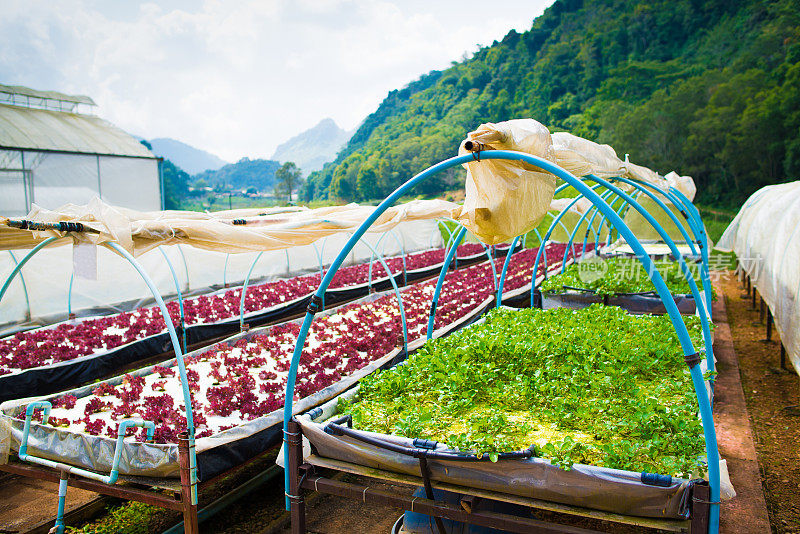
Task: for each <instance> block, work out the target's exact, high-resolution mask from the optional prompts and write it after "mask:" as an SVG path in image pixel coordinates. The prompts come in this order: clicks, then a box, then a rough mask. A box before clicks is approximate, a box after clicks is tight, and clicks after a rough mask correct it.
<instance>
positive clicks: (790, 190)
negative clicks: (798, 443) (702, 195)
mask: <svg viewBox="0 0 800 534" xmlns="http://www.w3.org/2000/svg"><path fill="white" fill-rule="evenodd" d="M716 248H717V249H719V250H723V251H726V252H729V251H733V252H735V253H736V256H737V257H738V259H739V265H740V266H741V268H742V269H743V270H744V272H746V273H747V274H748V275H750V279H751V280H752V283H753V285H754V286H755V288H756V289H757V290H758V293H759V294H760V295H761V296H762V298H763V299H764V301H765V302H766V303H767V306H769V309H770V310H772V315H773V317H774V318H775V327H776V328H777V329H778V333H779V334H780V336H781V341H782V342H783V346H784V347H785V348H786V353H787V355H788V357H789V359H790V360H791V362H792V365H793V366H794V368H795V370H796V371H797V372H798V373H800V181H797V182H790V183H787V184H777V185H769V186H766V187H763V188H761V189H759V190H758V191H756V192H755V193H753V195H752V196H751V197H750V198H749V199H748V200H747V202H745V203H744V205H743V206H742V208H741V209H740V210H739V213H738V214H737V215H736V218H735V219H733V221H732V222H731V224H730V225H729V226H728V228H727V229H726V230H725V233H724V234H723V235H722V237H721V238H720V241H719V243H718V244H717V246H716Z"/></svg>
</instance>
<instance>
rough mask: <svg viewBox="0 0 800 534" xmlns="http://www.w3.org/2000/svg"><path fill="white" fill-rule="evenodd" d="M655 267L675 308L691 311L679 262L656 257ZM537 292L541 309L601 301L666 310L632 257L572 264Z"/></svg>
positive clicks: (642, 310) (690, 297) (640, 309)
mask: <svg viewBox="0 0 800 534" xmlns="http://www.w3.org/2000/svg"><path fill="white" fill-rule="evenodd" d="M655 267H656V269H658V271H659V273H661V276H662V278H663V279H664V282H665V283H666V284H667V288H668V289H669V291H670V293H671V294H672V298H673V301H674V302H675V304H676V305H677V306H678V310H679V311H680V312H681V313H682V314H693V313H695V311H696V305H695V301H694V297H693V295H692V293H691V289H690V287H689V283H688V282H687V281H686V278H685V277H684V275H683V273H682V272H681V269H680V266H679V264H678V263H677V262H674V261H672V260H660V261H656V262H655ZM694 267H696V265H695V266H694ZM690 269H692V266H690ZM694 270H695V271H696V270H697V269H696V268H695V269H694ZM694 274H695V283H696V284H697V286H698V287H702V284H701V282H700V281H699V280H698V276H697V273H694ZM539 291H540V292H541V295H542V307H543V308H544V309H550V308H557V307H569V308H584V307H586V306H589V305H591V304H595V303H602V304H607V305H612V306H619V307H622V308H624V309H626V310H628V311H630V312H632V313H651V314H664V313H666V308H665V307H664V303H663V302H661V299H660V298H659V297H658V295H657V294H656V293H655V288H654V287H653V284H652V282H651V281H650V278H649V277H648V276H647V273H646V272H644V270H643V269H642V267H641V264H640V263H639V261H638V260H636V259H635V258H629V257H610V258H607V259H605V260H602V261H600V262H598V261H591V262H587V263H582V262H578V263H574V264H572V265H570V266H569V267H567V268H566V269H565V270H564V271H563V272H561V273H559V274H557V275H555V276H551V277H549V278H547V280H545V281H544V282H542V284H541V286H540V288H539ZM701 295H703V293H702V290H701ZM712 296H713V295H712Z"/></svg>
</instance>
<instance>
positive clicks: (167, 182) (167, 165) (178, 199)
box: [161, 159, 190, 210]
mask: <svg viewBox="0 0 800 534" xmlns="http://www.w3.org/2000/svg"><path fill="white" fill-rule="evenodd" d="M161 175H162V176H163V179H164V207H165V208H166V209H168V210H177V209H181V205H182V203H183V201H184V199H185V198H186V197H187V196H188V195H189V180H190V177H189V175H188V174H187V173H186V172H184V170H183V169H181V168H180V167H178V166H177V165H175V164H174V163H172V162H171V161H170V160H168V159H165V160H164V161H162V162H161Z"/></svg>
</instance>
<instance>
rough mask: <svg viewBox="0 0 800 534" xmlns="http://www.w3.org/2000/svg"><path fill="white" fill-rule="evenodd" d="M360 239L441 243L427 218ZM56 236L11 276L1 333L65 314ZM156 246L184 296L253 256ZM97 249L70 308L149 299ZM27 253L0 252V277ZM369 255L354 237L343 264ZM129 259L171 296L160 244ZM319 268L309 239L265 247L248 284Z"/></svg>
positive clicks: (341, 238) (384, 244)
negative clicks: (91, 274)
mask: <svg viewBox="0 0 800 534" xmlns="http://www.w3.org/2000/svg"><path fill="white" fill-rule="evenodd" d="M393 234H394V235H393ZM347 238H349V234H347V233H335V234H332V235H330V236H329V237H326V238H324V240H320V241H318V242H317V250H318V251H319V252H320V254H321V255H322V262H323V264H324V265H329V264H330V263H331V262H332V261H333V259H334V258H335V257H336V255H337V254H338V253H339V251H340V250H341V249H342V247H343V246H344V243H345V241H346V240H347ZM364 240H365V241H367V242H369V243H370V244H372V245H373V246H376V245H377V249H378V252H380V253H381V254H383V255H385V256H393V255H398V254H400V253H401V244H402V250H405V252H406V253H410V252H415V251H419V250H423V249H426V248H429V247H442V246H444V244H443V243H442V237H441V234H440V232H439V227H438V224H437V222H436V221H435V220H433V219H427V220H415V221H403V222H401V223H399V224H398V225H397V226H395V227H394V229H393V230H392V232H390V233H388V234H386V235H385V237H383V234H381V233H368V234H366V235H365V236H364ZM63 242H66V243H67V244H66V245H64V246H52V247H46V248H45V249H43V250H41V251H39V252H38V253H37V254H36V255H35V256H34V257H33V258H31V260H30V261H29V262H28V263H27V264H25V266H24V267H23V268H22V271H21V272H22V278H20V277H19V276H17V277H16V278H15V279H14V281H13V282H12V283H11V286H10V287H9V288H8V292H7V293H6V295H5V296H4V297H3V301H2V305H1V306H0V335H2V333H3V332H6V331H8V330H7V329H8V328H9V327H12V326H14V325H15V324H17V325H21V324H25V323H27V324H31V323H33V324H50V323H52V322H54V321H58V320H62V319H64V318H66V315H67V300H68V293H69V281H70V275H72V273H73V265H74V263H73V260H74V258H73V246H72V245H71V244H68V240H64V241H63ZM379 242H380V244H378V243H379ZM323 245H324V247H323ZM92 248H95V247H92ZM162 249H163V251H164V253H166V255H167V256H168V257H169V260H170V262H172V265H173V266H174V268H175V271H176V274H177V277H178V281H179V283H180V285H181V292H182V293H183V295H184V296H186V295H187V294H191V293H197V292H202V291H203V290H206V289H207V288H209V287H210V286H222V285H223V283H227V285H228V286H235V285H241V283H242V281H243V280H244V278H245V276H246V275H247V271H248V270H249V269H250V266H251V265H252V263H253V261H254V260H255V259H256V257H257V255H258V253H257V252H246V253H239V254H226V253H224V252H219V251H210V250H202V249H199V248H195V247H192V246H187V245H173V246H164V247H162ZM96 251H97V263H96V265H97V267H96V272H97V279H96V280H90V279H84V278H79V277H78V276H76V277H75V278H74V281H73V287H72V310H73V312H77V313H79V314H81V312H82V311H85V310H88V309H92V308H103V309H105V310H106V311H108V310H116V311H124V310H130V309H134V308H136V307H139V306H142V305H145V304H149V303H150V302H152V296H151V294H150V291H149V290H148V289H147V286H146V285H145V283H144V281H142V279H141V277H140V276H139V275H138V274H137V273H136V271H134V268H133V267H132V266H131V264H130V263H128V262H127V261H126V260H124V259H123V258H121V257H119V256H118V255H117V254H115V253H114V252H112V251H111V250H108V249H107V248H105V247H96ZM27 252H28V251H27V250H24V249H23V250H13V251H12V250H6V251H0V280H2V281H5V279H6V278H7V277H8V275H9V273H10V272H11V270H12V269H13V268H14V266H15V265H16V261H18V260H20V259H22V257H24V256H25V254H26V253H27ZM371 254H372V253H371V250H370V248H369V247H368V246H366V245H364V244H362V243H359V244H358V245H356V247H355V248H354V250H353V252H352V253H351V254H350V256H348V258H347V261H346V262H345V265H348V264H352V263H359V262H362V261H369V259H370V256H371ZM15 258H16V261H15ZM136 259H137V261H138V262H139V263H141V264H142V266H143V267H144V269H145V271H146V272H147V273H148V275H149V276H150V277H151V278H152V279H153V281H154V283H155V284H156V286H157V287H158V289H159V291H160V292H161V294H162V295H164V296H165V297H170V298H171V297H172V296H174V295H175V285H174V282H173V279H172V275H171V274H170V271H169V267H168V266H167V263H166V261H165V260H164V257H163V256H162V254H161V252H160V251H159V250H155V249H153V250H150V251H149V252H145V253H144V254H141V255H140V256H138V257H137V258H136ZM78 261H79V260H78ZM318 270H319V261H318V259H317V253H316V251H315V250H314V247H313V246H312V245H306V246H296V247H291V248H287V249H284V250H272V251H267V252H264V253H263V255H262V256H261V257H260V258H259V259H258V262H257V263H256V266H255V268H254V269H253V274H252V278H251V283H255V282H256V281H258V280H269V279H274V278H283V277H287V276H293V275H295V274H301V273H305V272H315V271H318ZM23 280H24V285H23ZM26 293H27V294H26Z"/></svg>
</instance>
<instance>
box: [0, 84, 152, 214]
mask: <svg viewBox="0 0 800 534" xmlns="http://www.w3.org/2000/svg"><path fill="white" fill-rule="evenodd" d="M78 105H86V106H92V105H94V102H93V101H92V100H91V99H90V98H89V97H85V96H70V95H64V94H62V93H57V92H53V91H36V90H33V89H28V88H25V87H12V86H5V85H0V214H2V215H5V216H8V217H18V216H21V215H25V214H27V213H28V212H29V211H30V210H31V208H32V207H33V205H34V204H37V205H39V206H41V207H44V208H56V207H58V206H61V205H63V204H64V203H67V202H70V203H74V204H85V203H86V202H88V201H89V200H90V199H91V198H92V197H95V196H99V197H100V198H102V199H103V200H106V201H108V202H110V203H113V204H116V205H120V206H125V207H128V208H132V209H138V210H157V209H160V208H161V198H162V192H161V180H160V176H159V169H158V159H157V158H156V157H155V156H154V155H153V154H152V153H151V152H150V151H149V150H147V148H145V147H144V146H143V145H142V144H141V143H139V142H138V141H137V140H136V139H135V138H133V137H132V136H130V135H128V134H127V133H125V132H124V131H122V130H120V129H119V128H117V127H116V126H114V125H112V124H111V123H109V122H107V121H105V120H103V119H101V118H99V117H96V116H94V115H89V114H84V113H75V112H73V111H74V109H75V108H76V107H77V106H78ZM35 106H41V107H35ZM42 107H44V108H45V109H42ZM54 107H55V109H53V108H54Z"/></svg>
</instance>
